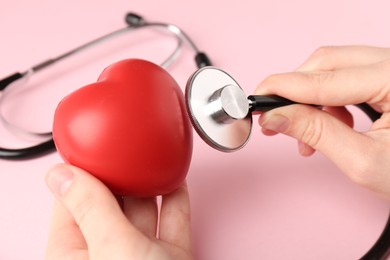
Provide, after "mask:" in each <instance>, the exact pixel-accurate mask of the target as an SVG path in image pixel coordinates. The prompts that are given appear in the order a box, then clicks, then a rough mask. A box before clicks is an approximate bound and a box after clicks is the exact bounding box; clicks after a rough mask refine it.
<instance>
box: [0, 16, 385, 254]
mask: <svg viewBox="0 0 390 260" xmlns="http://www.w3.org/2000/svg"><path fill="white" fill-rule="evenodd" d="M125 20H126V23H127V26H126V27H125V28H122V29H119V30H117V31H114V32H112V33H109V34H106V35H104V36H102V37H100V38H97V39H95V40H93V41H90V42H88V43H86V44H84V45H81V46H79V47H77V48H75V49H73V50H71V51H68V52H66V53H64V54H62V55H59V56H57V57H55V58H52V59H48V60H46V61H44V62H41V63H39V64H37V65H35V66H32V67H31V68H30V69H28V70H26V71H25V72H17V73H14V74H12V75H10V76H8V77H6V78H4V79H2V80H0V91H4V90H6V88H8V87H9V86H13V85H14V84H23V83H25V82H26V81H27V80H28V79H29V78H30V77H31V76H32V75H33V74H35V73H36V72H39V71H41V70H44V69H45V68H47V67H49V66H50V65H53V64H54V63H57V62H59V61H62V60H63V59H65V58H67V57H69V56H72V55H74V54H77V53H79V52H81V51H83V50H85V49H87V48H89V47H92V46H94V45H96V44H98V43H101V42H103V41H106V40H108V39H111V38H113V37H115V36H118V35H121V34H123V33H126V32H129V31H133V30H136V29H142V28H152V27H155V28H160V29H165V30H167V31H168V32H169V33H171V34H172V35H174V36H175V37H176V39H177V42H176V48H175V49H174V50H173V51H172V53H171V54H170V55H169V56H168V57H167V58H166V59H165V61H163V62H162V63H161V64H160V65H161V66H162V67H164V68H167V67H168V66H169V65H170V64H171V63H172V62H173V61H174V60H175V59H176V58H177V56H178V55H179V52H180V50H181V48H182V45H183V42H186V43H187V44H188V45H189V46H190V47H191V48H192V49H193V51H194V52H195V62H196V66H197V68H198V70H197V71H196V72H195V73H194V74H192V75H191V76H190V78H189V80H188V82H187V85H186V89H185V101H186V105H187V112H188V115H189V118H190V120H191V122H192V124H193V127H194V129H195V130H196V132H197V133H198V134H199V136H200V137H201V138H202V139H203V140H204V141H205V142H206V143H207V144H209V145H210V146H211V147H213V148H215V149H217V150H220V151H223V152H233V151H237V150H239V149H241V148H243V147H244V146H245V144H247V142H248V140H249V137H250V135H251V129H252V112H254V111H267V110H270V109H273V108H276V107H280V106H287V105H291V104H295V103H296V102H294V101H291V100H288V99H285V98H282V97H279V96H273V95H268V96H256V95H252V96H247V95H246V94H245V93H244V91H243V89H242V88H241V87H240V85H239V84H238V83H237V82H236V81H235V80H234V78H233V77H232V76H230V75H229V74H228V73H226V72H225V71H223V70H221V69H219V68H216V67H213V66H211V62H210V60H209V58H208V57H207V55H206V54H205V53H203V52H201V51H200V50H199V49H198V48H197V46H196V45H195V44H194V42H193V41H192V40H191V39H190V38H189V37H188V35H187V34H185V33H184V32H183V31H182V30H181V29H180V28H179V27H177V26H176V25H173V24H168V23H158V22H147V21H145V20H144V19H143V18H142V17H141V16H139V15H137V14H134V13H129V14H127V15H126V19H125ZM6 96H7V95H4V93H3V94H2V95H1V96H0V105H1V101H2V99H3V98H4V97H6ZM356 106H357V107H359V108H360V109H361V110H362V111H363V112H365V113H366V114H367V115H368V117H370V119H371V120H372V121H375V120H376V119H378V118H379V117H380V116H381V114H380V113H378V112H376V111H375V110H374V109H372V108H371V107H370V106H369V105H367V104H357V105H356ZM317 107H319V106H317ZM0 117H1V119H2V121H3V122H4V124H5V125H6V126H8V127H9V128H10V129H14V130H16V131H19V132H25V133H26V134H28V135H33V136H38V137H41V138H42V137H43V138H48V140H47V141H44V142H42V143H39V144H37V145H34V146H31V147H26V148H20V149H8V148H0V158H3V159H27V158H34V157H39V156H42V155H44V154H47V153H49V152H52V151H55V145H54V141H53V139H52V136H51V133H50V132H49V133H32V132H30V131H28V130H24V129H20V128H19V127H16V126H14V125H12V124H11V123H10V122H8V121H7V120H6V119H5V118H4V117H3V116H2V115H1V114H0ZM389 249H390V218H389V220H388V222H387V224H386V226H385V228H384V230H383V232H382V234H381V236H380V237H379V239H378V240H377V241H376V243H375V244H374V245H373V247H372V248H371V249H370V250H369V251H368V252H367V253H366V254H365V255H364V256H363V257H362V258H360V259H362V260H369V259H372V260H374V259H375V260H378V259H385V257H386V256H387V255H388V253H389V251H390V250H389Z"/></svg>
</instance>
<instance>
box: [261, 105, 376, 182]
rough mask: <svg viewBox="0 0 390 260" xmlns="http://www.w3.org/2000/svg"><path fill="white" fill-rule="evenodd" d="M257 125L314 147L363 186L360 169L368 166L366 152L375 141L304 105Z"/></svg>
mask: <svg viewBox="0 0 390 260" xmlns="http://www.w3.org/2000/svg"><path fill="white" fill-rule="evenodd" d="M259 124H260V126H261V127H263V128H264V129H267V130H271V131H274V132H277V133H283V134H286V135H288V136H291V137H293V138H295V139H297V140H298V141H301V142H303V143H305V144H307V145H309V146H311V147H313V148H314V149H315V150H318V151H319V152H321V153H322V154H324V155H325V156H326V157H327V158H329V159H330V160H331V161H332V162H333V163H334V164H336V166H338V167H339V168H340V170H342V171H343V172H344V173H346V174H347V175H348V176H349V177H350V178H351V179H352V180H354V181H355V182H358V183H365V181H364V179H362V178H364V170H363V169H366V167H367V165H368V164H369V162H370V159H369V158H368V157H369V156H368V153H367V149H368V147H371V145H372V142H374V141H373V140H372V139H371V138H369V137H368V136H366V135H363V134H361V133H358V132H356V131H354V130H353V129H352V128H350V127H349V126H348V125H346V124H345V123H343V122H342V121H340V120H338V119H337V118H335V117H333V116H332V115H330V114H328V113H327V112H325V111H322V110H318V109H316V108H313V107H310V106H305V105H291V106H286V107H280V108H277V109H273V110H270V111H268V112H266V113H264V114H263V115H261V117H260V119H259Z"/></svg>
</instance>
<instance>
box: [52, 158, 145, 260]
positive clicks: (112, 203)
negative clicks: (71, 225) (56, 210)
mask: <svg viewBox="0 0 390 260" xmlns="http://www.w3.org/2000/svg"><path fill="white" fill-rule="evenodd" d="M46 183H47V185H48V186H49V189H50V190H51V191H52V192H53V194H54V195H55V196H56V197H57V198H58V199H59V200H60V201H61V202H62V203H63V204H64V205H65V207H66V208H67V209H68V211H69V212H70V214H71V215H72V216H73V218H74V221H75V224H76V225H78V226H79V228H80V230H81V233H82V234H83V236H84V238H85V240H86V243H87V245H88V249H89V251H90V253H92V254H93V252H95V253H96V252H99V251H100V252H101V251H102V250H104V249H110V250H113V247H114V248H115V247H116V248H118V247H122V246H123V245H122V241H126V239H124V238H125V237H128V236H129V235H131V234H132V233H133V234H134V237H135V238H137V239H138V238H139V237H141V235H140V234H139V232H138V231H137V230H136V229H135V228H134V227H133V226H132V225H131V224H130V223H129V222H128V221H127V219H126V217H125V215H124V214H123V213H122V211H121V208H120V207H119V204H118V203H117V200H116V198H115V197H114V195H113V194H112V193H111V192H110V190H109V189H108V188H107V187H106V186H105V185H103V183H101V182H100V181H99V180H98V179H96V178H94V177H93V176H92V175H90V174H88V173H87V172H85V171H83V170H81V169H79V168H77V167H73V166H69V165H65V164H63V165H57V166H56V167H54V168H53V169H51V170H50V171H49V173H48V174H47V176H46ZM127 247H128V245H127Z"/></svg>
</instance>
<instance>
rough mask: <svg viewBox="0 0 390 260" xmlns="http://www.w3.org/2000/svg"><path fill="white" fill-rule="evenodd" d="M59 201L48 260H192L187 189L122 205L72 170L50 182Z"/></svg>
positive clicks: (62, 170) (61, 168)
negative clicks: (159, 204)
mask: <svg viewBox="0 0 390 260" xmlns="http://www.w3.org/2000/svg"><path fill="white" fill-rule="evenodd" d="M46 182H47V184H48V186H49V188H50V190H51V191H52V192H53V193H54V195H55V197H56V202H55V206H54V212H53V218H52V226H51V232H50V235H49V241H48V249H47V255H46V259H48V260H51V259H55V260H61V259H72V260H73V259H76V260H77V259H113V260H115V259H147V260H153V259H156V260H165V259H175V260H176V259H192V253H191V232H190V205H189V197H188V192H187V188H186V186H185V185H184V186H182V187H181V188H179V189H178V190H176V191H175V192H173V193H172V194H169V195H165V196H163V197H162V204H161V211H160V217H159V223H158V227H159V229H158V230H157V222H158V208H157V203H156V199H155V198H130V197H125V198H123V199H122V198H121V199H119V203H120V204H121V205H122V208H123V209H121V207H120V206H119V204H118V200H117V199H116V198H115V197H114V196H113V195H112V193H111V192H110V191H109V190H108V189H107V188H106V187H105V186H104V185H103V184H102V183H101V182H100V181H99V180H97V179H96V178H94V177H93V176H92V175H90V174H88V173H87V172H85V171H83V170H81V169H78V168H76V167H73V166H69V165H58V166H56V167H55V168H53V169H52V170H51V171H50V172H49V173H48V175H47V177H46Z"/></svg>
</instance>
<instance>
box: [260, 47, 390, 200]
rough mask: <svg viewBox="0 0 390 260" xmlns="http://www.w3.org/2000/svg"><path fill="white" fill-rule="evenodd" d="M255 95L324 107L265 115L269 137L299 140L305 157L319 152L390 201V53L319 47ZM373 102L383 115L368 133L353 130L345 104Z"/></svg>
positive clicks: (293, 107) (297, 107) (294, 107)
mask: <svg viewBox="0 0 390 260" xmlns="http://www.w3.org/2000/svg"><path fill="white" fill-rule="evenodd" d="M255 94H257V95H264V94H276V95H279V96H282V97H285V98H288V99H291V100H294V101H296V102H300V103H307V104H317V105H323V106H324V109H323V110H319V109H317V108H314V107H311V106H305V105H291V106H287V107H281V108H277V109H273V110H271V111H269V112H266V113H264V114H263V115H261V116H260V119H259V124H260V125H261V126H262V128H263V132H264V134H266V135H273V134H275V133H283V134H286V135H289V136H291V137H293V138H295V139H297V140H298V141H299V151H300V153H301V154H302V155H306V156H307V155H311V154H313V152H314V150H318V151H320V152H321V153H323V154H324V155H325V156H327V157H328V158H329V159H330V160H331V161H332V162H334V163H335V164H336V165H337V166H338V167H339V168H340V169H341V170H342V171H343V172H344V173H346V174H347V175H348V176H349V177H350V178H351V179H352V180H354V181H355V182H357V183H358V184H360V185H362V186H365V187H367V188H369V189H371V190H374V191H376V192H377V193H379V194H382V195H384V196H386V197H387V198H390V49H387V48H376V47H367V46H345V47H323V48H319V49H318V50H317V51H316V52H315V53H314V54H312V55H311V56H310V57H309V59H308V60H307V61H306V62H305V63H304V64H303V65H301V66H300V67H299V68H298V70H297V71H296V72H292V73H285V74H278V75H273V76H270V77H268V78H267V79H265V80H264V81H263V82H261V83H260V84H259V86H258V87H257V89H256V91H255ZM364 102H365V103H368V104H369V105H371V106H372V107H373V108H374V109H376V110H377V111H378V112H380V113H383V115H382V117H381V118H380V119H379V120H377V121H376V122H374V123H373V124H372V126H371V128H370V129H369V130H368V131H367V132H364V133H359V132H356V131H355V130H353V129H352V125H353V120H352V116H351V114H350V113H349V112H348V111H347V110H346V109H345V108H344V106H345V105H351V104H358V103H364Z"/></svg>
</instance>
